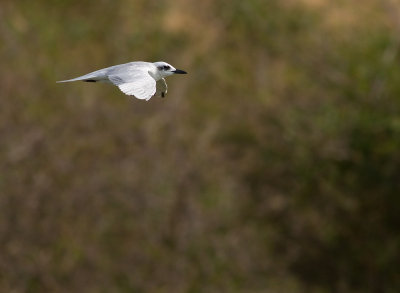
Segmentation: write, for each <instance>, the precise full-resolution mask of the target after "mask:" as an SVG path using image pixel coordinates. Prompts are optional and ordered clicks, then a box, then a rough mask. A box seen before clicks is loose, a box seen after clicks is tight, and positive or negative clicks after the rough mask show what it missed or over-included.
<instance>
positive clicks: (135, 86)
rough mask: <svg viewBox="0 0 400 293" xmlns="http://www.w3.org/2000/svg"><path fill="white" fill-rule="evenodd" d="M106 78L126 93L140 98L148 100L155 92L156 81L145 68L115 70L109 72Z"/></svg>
mask: <svg viewBox="0 0 400 293" xmlns="http://www.w3.org/2000/svg"><path fill="white" fill-rule="evenodd" d="M108 79H109V80H110V81H111V82H112V83H113V84H115V85H116V86H118V87H119V89H120V90H121V91H122V92H123V93H125V94H126V95H130V96H135V97H136V98H138V99H140V100H146V101H148V100H150V98H151V97H152V96H153V95H154V94H155V92H156V81H155V80H154V78H152V77H151V76H150V74H149V73H148V70H146V69H142V68H138V69H134V70H132V69H131V70H129V71H125V72H115V74H110V75H109V76H108Z"/></svg>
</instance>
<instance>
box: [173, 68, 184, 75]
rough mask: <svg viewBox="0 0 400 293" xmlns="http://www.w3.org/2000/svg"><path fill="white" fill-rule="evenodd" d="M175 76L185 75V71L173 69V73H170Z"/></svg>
mask: <svg viewBox="0 0 400 293" xmlns="http://www.w3.org/2000/svg"><path fill="white" fill-rule="evenodd" d="M172 72H173V73H175V74H186V73H187V72H186V71H183V70H180V69H175V70H174V71H172Z"/></svg>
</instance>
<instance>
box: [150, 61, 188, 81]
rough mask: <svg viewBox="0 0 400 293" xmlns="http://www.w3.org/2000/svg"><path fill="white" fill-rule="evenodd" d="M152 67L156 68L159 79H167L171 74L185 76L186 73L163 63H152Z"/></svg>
mask: <svg viewBox="0 0 400 293" xmlns="http://www.w3.org/2000/svg"><path fill="white" fill-rule="evenodd" d="M154 65H155V66H156V67H157V70H158V73H159V74H160V75H161V77H167V76H170V75H172V74H186V71H183V70H180V69H176V68H175V67H173V66H172V65H171V64H168V63H166V62H163V61H160V62H154Z"/></svg>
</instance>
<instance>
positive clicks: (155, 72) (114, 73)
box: [58, 61, 186, 101]
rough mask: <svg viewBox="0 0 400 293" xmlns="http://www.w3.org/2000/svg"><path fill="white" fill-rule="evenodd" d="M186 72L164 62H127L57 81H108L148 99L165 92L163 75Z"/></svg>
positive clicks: (131, 93)
mask: <svg viewBox="0 0 400 293" xmlns="http://www.w3.org/2000/svg"><path fill="white" fill-rule="evenodd" d="M176 73H178V74H186V72H185V71H182V70H179V69H176V68H174V67H173V66H172V65H170V64H168V63H166V62H154V63H151V62H142V61H137V62H129V63H125V64H120V65H114V66H111V67H107V68H103V69H100V70H97V71H94V72H91V73H88V74H85V75H82V76H79V77H76V78H73V79H68V80H62V81H58V82H71V81H86V82H110V83H113V84H114V85H116V86H118V87H119V89H120V90H121V91H122V92H124V93H125V94H127V95H132V96H135V97H136V98H138V99H141V100H147V101H148V100H149V99H150V98H151V97H153V96H154V95H160V96H161V97H164V96H165V95H166V94H167V83H166V82H165V79H164V78H165V77H167V76H170V75H172V74H176Z"/></svg>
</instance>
